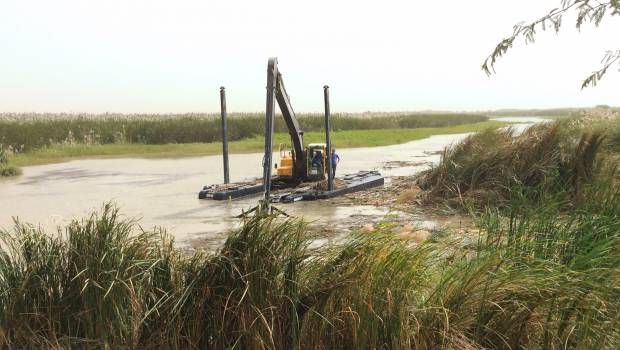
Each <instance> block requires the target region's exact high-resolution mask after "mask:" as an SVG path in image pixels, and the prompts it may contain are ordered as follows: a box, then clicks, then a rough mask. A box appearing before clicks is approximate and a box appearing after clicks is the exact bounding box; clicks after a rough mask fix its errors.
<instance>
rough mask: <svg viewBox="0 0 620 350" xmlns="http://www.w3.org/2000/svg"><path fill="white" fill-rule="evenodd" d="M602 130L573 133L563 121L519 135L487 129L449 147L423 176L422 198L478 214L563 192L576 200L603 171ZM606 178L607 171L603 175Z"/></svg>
mask: <svg viewBox="0 0 620 350" xmlns="http://www.w3.org/2000/svg"><path fill="white" fill-rule="evenodd" d="M603 140H604V133H603V132H602V131H596V130H594V131H587V132H584V131H583V129H575V128H573V127H571V126H570V125H569V123H567V122H562V121H558V122H555V123H545V124H538V125H535V126H532V127H530V128H528V129H527V130H526V131H524V132H523V133H522V134H519V135H517V134H516V133H515V132H514V130H513V129H510V128H508V129H489V130H486V131H484V132H481V133H478V134H474V135H472V136H469V137H468V138H467V139H465V140H464V141H462V142H460V143H458V144H456V145H452V146H450V147H447V148H446V149H445V150H444V151H443V154H442V157H441V161H440V163H439V164H438V165H436V166H434V167H433V168H432V169H430V170H428V171H426V172H424V173H422V174H421V175H420V177H419V178H418V180H417V181H418V184H419V185H420V187H421V188H422V189H423V190H424V192H423V193H422V195H421V196H420V198H421V199H422V201H423V202H425V203H427V204H445V205H448V206H450V207H453V208H454V207H460V208H467V209H475V210H479V209H482V208H484V207H486V206H500V207H501V206H507V205H508V204H509V203H510V201H511V200H513V199H515V198H520V197H525V198H528V199H530V200H532V201H536V200H539V199H541V197H542V196H543V194H545V195H548V194H549V193H564V194H566V195H567V199H569V200H571V201H579V200H581V199H582V197H583V193H582V189H583V187H584V186H585V185H587V184H589V183H592V181H594V180H595V178H596V176H597V175H598V174H599V173H600V172H601V170H602V169H601V166H600V165H601V164H602V162H601V161H600V159H601V153H602V152H601V149H602V147H601V144H602V142H603ZM605 173H606V174H608V173H607V172H605Z"/></svg>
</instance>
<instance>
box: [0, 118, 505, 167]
mask: <svg viewBox="0 0 620 350" xmlns="http://www.w3.org/2000/svg"><path fill="white" fill-rule="evenodd" d="M506 125H508V124H507V123H503V122H497V121H486V122H480V123H475V124H464V125H458V126H449V127H438V128H416V129H380V130H346V131H334V132H333V133H332V144H333V145H334V147H336V148H352V147H375V146H386V145H391V144H398V143H404V142H409V141H413V140H419V139H422V138H426V137H429V136H432V135H439V134H457V133H466V132H474V131H480V130H484V129H486V128H496V127H501V126H506ZM304 140H305V142H306V144H307V143H311V142H324V140H325V134H324V133H323V132H316V131H315V132H308V133H306V134H305V135H304ZM281 143H285V144H290V139H289V136H288V134H287V133H276V135H275V137H274V145H275V146H274V147H275V148H276V149H277V147H278V145H279V144H281ZM264 147H265V146H264V139H263V137H262V136H255V137H252V138H247V139H243V140H238V141H231V142H229V151H230V152H231V153H251V152H261V151H263V149H264ZM221 152H222V145H221V143H220V142H211V143H184V144H164V145H149V144H127V143H121V144H105V145H97V144H96V145H85V144H73V145H65V146H49V147H45V148H41V149H37V150H33V151H30V152H25V153H17V154H15V155H14V156H13V157H12V158H11V162H12V163H13V164H15V165H18V166H27V165H36V164H45V163H54V162H61V161H67V160H71V159H80V158H92V157H183V156H200V155H214V154H221Z"/></svg>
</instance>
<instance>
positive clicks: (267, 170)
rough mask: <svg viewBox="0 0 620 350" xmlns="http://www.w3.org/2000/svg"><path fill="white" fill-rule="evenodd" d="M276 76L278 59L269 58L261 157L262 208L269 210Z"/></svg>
mask: <svg viewBox="0 0 620 350" xmlns="http://www.w3.org/2000/svg"><path fill="white" fill-rule="evenodd" d="M277 76H278V60H277V59H276V58H275V57H272V58H270V59H269V64H268V66H267V106H266V108H265V156H264V159H263V188H264V191H265V197H264V198H263V205H264V209H266V210H269V208H270V203H269V199H270V197H271V165H272V162H271V158H272V156H273V122H274V117H275V107H276V106H275V90H276V79H277Z"/></svg>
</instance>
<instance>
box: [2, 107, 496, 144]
mask: <svg viewBox="0 0 620 350" xmlns="http://www.w3.org/2000/svg"><path fill="white" fill-rule="evenodd" d="M298 119H299V122H300V124H301V127H302V129H303V131H321V130H323V129H324V117H323V116H322V115H319V114H302V115H298ZM486 120H488V117H486V116H484V115H474V114H449V113H445V114H417V113H363V114H335V115H333V117H332V120H331V125H332V129H333V130H334V131H339V130H360V129H366V130H368V129H390V128H425V127H444V126H455V125H462V124H470V123H477V122H483V121H486ZM220 123H221V121H220V118H219V116H218V115H215V114H182V115H115V114H103V115H70V114H60V115H59V114H0V144H2V145H3V147H4V148H8V149H11V150H13V151H14V152H27V151H29V150H33V149H37V148H41V147H45V146H51V145H59V144H74V143H83V144H110V143H142V144H167V143H193V142H215V141H221V124H220ZM264 124H265V123H264V116H263V115H261V114H258V113H246V114H231V115H230V117H229V119H228V137H229V140H231V141H234V140H240V139H244V138H250V137H254V136H258V135H263V134H264ZM275 129H276V132H286V131H287V129H286V125H285V123H284V119H283V118H282V117H281V116H277V117H276V123H275Z"/></svg>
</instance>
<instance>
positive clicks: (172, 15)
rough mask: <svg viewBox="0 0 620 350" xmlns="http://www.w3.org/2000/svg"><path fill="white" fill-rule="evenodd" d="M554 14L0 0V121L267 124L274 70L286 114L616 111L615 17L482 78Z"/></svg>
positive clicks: (522, 7)
mask: <svg viewBox="0 0 620 350" xmlns="http://www.w3.org/2000/svg"><path fill="white" fill-rule="evenodd" d="M559 3H560V0H519V1H516V0H511V1H508V0H469V1H462V0H445V1H418V0H409V1H396V0H382V1H377V0H375V1H363V0H355V1H336V0H330V1H327V0H313V1H294V0H287V1H239V0H220V1H209V0H202V1H194V0H177V1H160V0H148V1H131V0H122V1H117V0H106V1H97V2H94V1H83V0H79V1H70V0H54V1H49V0H42V1H32V0H0V112H73V113H78V112H88V113H100V112H118V113H184V112H217V111H219V87H220V86H225V87H226V91H227V104H228V110H229V112H242V111H244V112H255V111H263V110H264V109H265V85H266V68H267V59H268V58H269V57H271V56H277V57H278V61H279V67H280V71H281V72H282V74H283V77H284V81H285V84H286V88H287V91H288V93H289V95H290V97H291V102H292V105H293V107H294V109H295V110H296V111H297V112H318V111H322V110H323V97H322V96H323V89H322V87H323V85H329V86H330V94H331V108H332V111H335V112H363V111H410V110H431V109H432V110H452V111H477V110H488V109H500V108H553V107H569V106H593V105H597V104H609V105H620V73H618V72H617V71H616V70H614V71H611V72H610V73H608V75H607V77H606V78H605V79H604V80H603V81H602V82H601V83H600V84H599V85H598V86H597V87H595V88H589V89H585V90H581V82H582V80H583V78H585V77H586V76H587V75H588V74H589V73H590V72H592V71H593V70H595V69H597V68H598V67H599V66H600V61H601V59H602V57H603V55H604V53H605V51H606V50H610V49H613V50H616V49H620V42H619V41H618V37H620V35H619V34H620V16H616V17H610V18H608V19H607V20H606V21H604V22H603V24H602V25H601V27H599V28H593V27H591V26H586V28H583V29H582V30H581V32H578V31H577V30H576V29H575V28H574V21H572V19H570V18H567V19H565V23H564V27H563V30H562V31H561V32H560V34H559V35H556V34H555V33H553V32H551V31H550V32H541V33H540V34H539V36H538V38H537V41H536V43H535V44H530V45H525V44H522V43H521V42H520V43H518V44H517V45H515V47H514V48H513V49H512V50H511V51H510V52H509V53H508V55H507V56H506V57H504V58H502V59H501V60H500V62H499V63H498V64H497V66H496V71H497V73H496V74H495V75H492V76H491V77H488V76H487V75H486V74H484V72H483V71H482V70H481V69H480V66H481V64H482V62H483V61H484V58H485V57H486V56H487V55H488V54H489V53H490V52H491V50H492V49H493V48H494V46H495V44H496V43H497V42H498V41H499V40H501V39H502V38H503V37H505V36H507V35H509V34H510V33H511V31H512V26H513V25H514V24H515V23H517V22H520V21H528V20H533V19H536V18H538V17H540V16H542V15H543V14H545V13H547V12H548V11H549V10H550V9H552V8H554V7H557V6H559Z"/></svg>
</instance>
